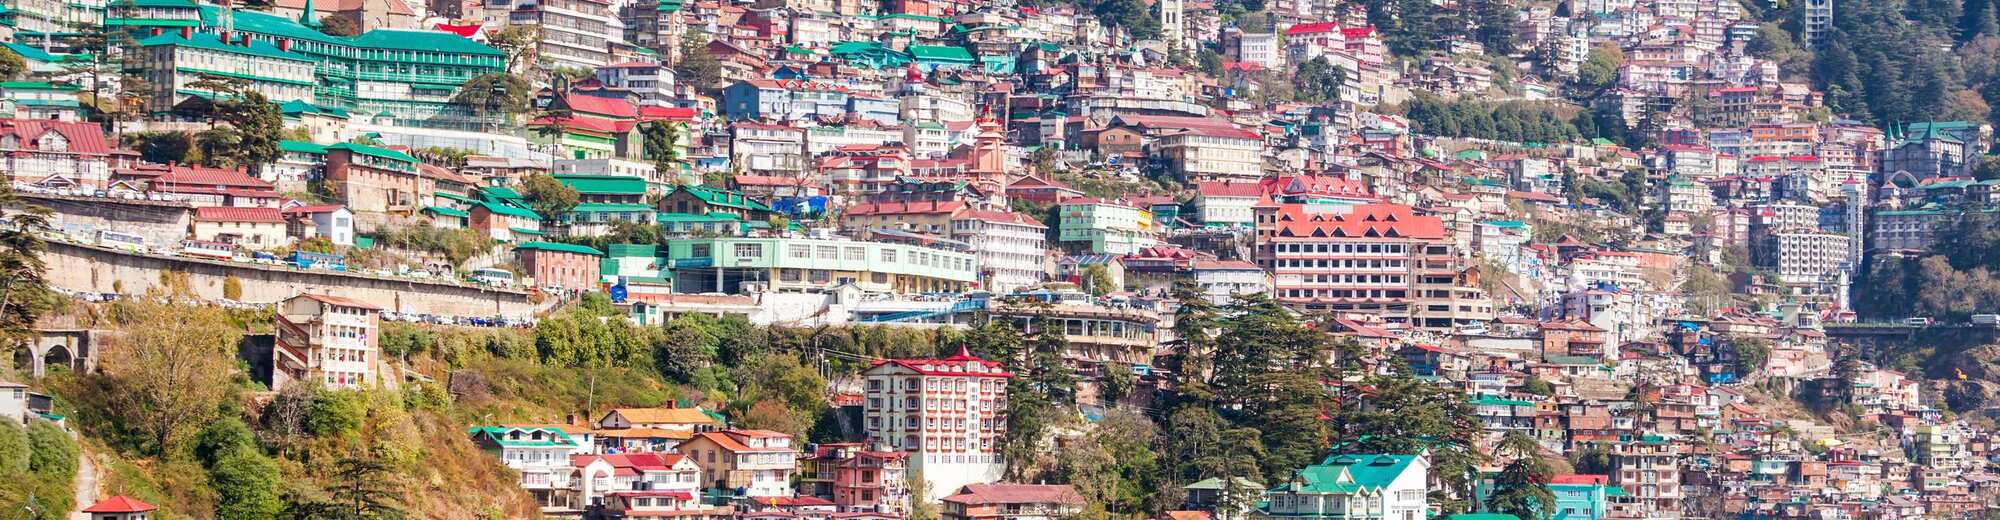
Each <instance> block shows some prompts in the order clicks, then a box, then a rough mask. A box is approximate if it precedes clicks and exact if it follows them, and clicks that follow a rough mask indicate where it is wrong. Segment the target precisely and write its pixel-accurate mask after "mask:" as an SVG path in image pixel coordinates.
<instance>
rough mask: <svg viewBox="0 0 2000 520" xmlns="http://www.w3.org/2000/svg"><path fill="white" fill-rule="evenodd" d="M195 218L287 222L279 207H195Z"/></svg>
mask: <svg viewBox="0 0 2000 520" xmlns="http://www.w3.org/2000/svg"><path fill="white" fill-rule="evenodd" d="M194 219H195V220H200V221H204V222H254V223H260V224H283V223H285V217H284V216H282V215H280V214H279V213H278V208H238V207H230V206H211V207H206V208H195V209H194Z"/></svg>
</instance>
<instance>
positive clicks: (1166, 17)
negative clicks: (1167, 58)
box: [1155, 0, 1187, 49]
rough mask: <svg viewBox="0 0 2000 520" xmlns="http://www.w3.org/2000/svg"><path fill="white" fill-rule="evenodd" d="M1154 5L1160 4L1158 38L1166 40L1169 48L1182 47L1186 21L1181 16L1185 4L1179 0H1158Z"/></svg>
mask: <svg viewBox="0 0 2000 520" xmlns="http://www.w3.org/2000/svg"><path fill="white" fill-rule="evenodd" d="M1155 5H1158V6H1160V38H1161V39H1164V40H1166V41H1167V48H1169V49H1180V48H1182V46H1183V45H1184V43H1182V42H1183V41H1185V40H1184V38H1185V37H1186V36H1185V35H1184V34H1183V33H1184V32H1185V31H1186V30H1187V22H1186V21H1185V19H1184V17H1183V16H1182V14H1183V12H1184V11H1185V10H1186V6H1184V5H1182V3H1181V0H1159V2H1156V3H1155Z"/></svg>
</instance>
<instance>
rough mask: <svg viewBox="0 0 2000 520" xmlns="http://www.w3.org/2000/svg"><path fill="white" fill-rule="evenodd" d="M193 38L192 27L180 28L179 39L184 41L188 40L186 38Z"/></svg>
mask: <svg viewBox="0 0 2000 520" xmlns="http://www.w3.org/2000/svg"><path fill="white" fill-rule="evenodd" d="M193 37H194V28H193V27H182V28H181V39H183V40H185V39H188V38H193Z"/></svg>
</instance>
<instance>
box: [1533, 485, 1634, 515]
mask: <svg viewBox="0 0 2000 520" xmlns="http://www.w3.org/2000/svg"><path fill="white" fill-rule="evenodd" d="M1549 491H1550V492H1552V493H1555V496H1556V510H1555V514H1553V515H1550V519H1551V520H1600V519H1602V518H1604V517H1605V516H1608V515H1610V514H1611V498H1612V497H1616V496H1622V495H1624V494H1625V490H1624V489H1621V488H1619V487H1618V486H1613V485H1610V484H1609V479H1608V478H1607V477H1606V476H1604V475H1556V476H1555V478H1554V479H1552V480H1551V481H1550V482H1549Z"/></svg>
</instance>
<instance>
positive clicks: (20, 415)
mask: <svg viewBox="0 0 2000 520" xmlns="http://www.w3.org/2000/svg"><path fill="white" fill-rule="evenodd" d="M0 420H8V421H14V424H17V425H19V424H27V423H28V385H24V384H20V383H12V382H7V381H0Z"/></svg>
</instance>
